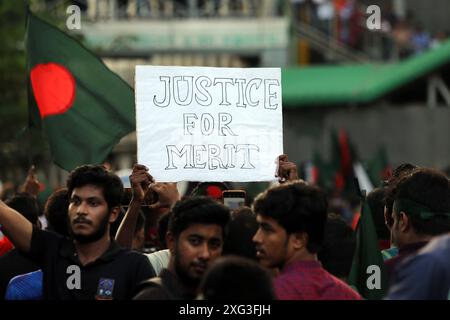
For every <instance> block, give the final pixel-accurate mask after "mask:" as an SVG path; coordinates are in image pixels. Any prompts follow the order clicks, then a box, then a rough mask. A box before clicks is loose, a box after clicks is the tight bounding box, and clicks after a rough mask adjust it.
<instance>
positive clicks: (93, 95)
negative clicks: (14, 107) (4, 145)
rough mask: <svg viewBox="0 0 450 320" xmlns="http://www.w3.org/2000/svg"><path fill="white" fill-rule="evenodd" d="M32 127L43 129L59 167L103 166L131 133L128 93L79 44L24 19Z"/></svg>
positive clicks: (131, 104) (132, 123)
mask: <svg viewBox="0 0 450 320" xmlns="http://www.w3.org/2000/svg"><path fill="white" fill-rule="evenodd" d="M26 51H27V71H28V96H29V114H30V126H35V127H42V128H43V129H44V131H45V133H46V135H47V138H48V141H49V144H50V149H51V152H52V156H53V159H54V161H55V163H56V164H57V165H59V166H60V167H62V168H64V169H66V170H72V169H73V168H75V167H76V166H78V165H81V164H87V163H93V164H99V163H102V162H103V161H104V160H105V158H106V157H107V156H108V154H109V153H110V152H111V150H112V148H113V147H114V146H115V145H116V144H117V143H118V142H119V140H120V139H121V138H122V137H123V136H125V135H126V134H128V133H129V132H131V131H133V130H135V112H134V94H133V90H132V88H131V87H130V86H129V85H128V84H127V83H125V82H124V81H123V80H122V79H121V78H120V77H119V76H117V75H116V74H114V73H113V72H111V71H110V70H109V69H108V68H107V67H106V66H105V64H104V63H103V62H102V61H101V60H100V59H99V58H98V57H96V56H95V55H94V54H93V53H91V52H90V51H89V50H87V49H86V48H85V47H83V46H82V45H81V44H80V43H79V42H78V41H77V40H75V39H73V38H72V37H70V36H68V35H66V34H65V33H63V32H62V31H60V30H59V29H57V28H56V27H54V26H52V25H50V24H48V23H46V22H45V21H43V20H41V19H39V18H38V17H36V16H34V15H33V14H32V13H31V12H30V13H28V17H27V28H26Z"/></svg>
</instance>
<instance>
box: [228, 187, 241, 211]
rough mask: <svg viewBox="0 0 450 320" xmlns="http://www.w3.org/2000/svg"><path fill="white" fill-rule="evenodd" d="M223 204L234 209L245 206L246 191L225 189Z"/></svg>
mask: <svg viewBox="0 0 450 320" xmlns="http://www.w3.org/2000/svg"><path fill="white" fill-rule="evenodd" d="M223 204H224V205H226V206H227V207H228V208H230V209H232V210H234V209H238V208H240V207H243V206H245V191H243V190H234V191H233V190H227V191H224V192H223Z"/></svg>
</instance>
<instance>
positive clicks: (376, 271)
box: [348, 197, 387, 300]
mask: <svg viewBox="0 0 450 320" xmlns="http://www.w3.org/2000/svg"><path fill="white" fill-rule="evenodd" d="M348 282H349V284H350V285H352V286H353V287H354V288H356V289H357V290H358V292H359V294H360V295H361V296H363V297H364V298H366V299H369V300H378V299H382V298H383V297H384V295H385V293H386V289H387V278H386V274H385V271H384V262H383V257H382V255H381V251H380V248H379V245H378V238H377V234H376V230H375V225H374V223H373V218H372V213H371V211H370V207H369V205H368V203H367V201H366V200H365V197H363V199H362V204H361V217H360V219H359V223H358V226H357V229H356V250H355V254H354V256H353V262H352V268H351V270H350V275H349V278H348Z"/></svg>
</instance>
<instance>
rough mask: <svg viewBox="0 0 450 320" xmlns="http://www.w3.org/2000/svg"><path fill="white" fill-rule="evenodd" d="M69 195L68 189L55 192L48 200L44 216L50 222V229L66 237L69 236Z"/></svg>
mask: <svg viewBox="0 0 450 320" xmlns="http://www.w3.org/2000/svg"><path fill="white" fill-rule="evenodd" d="M68 209H69V195H68V192H67V188H61V189H58V190H56V191H55V192H53V193H52V194H51V195H50V197H49V198H48V199H47V202H46V203H45V207H44V214H45V217H46V218H47V221H48V229H49V230H52V231H54V232H57V233H59V234H62V235H64V236H67V237H68V236H69V229H68V225H69V224H68V222H69V221H68V220H69V218H68V215H67V210H68Z"/></svg>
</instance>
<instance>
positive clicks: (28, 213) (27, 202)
mask: <svg viewBox="0 0 450 320" xmlns="http://www.w3.org/2000/svg"><path fill="white" fill-rule="evenodd" d="M5 203H6V204H7V205H8V206H10V207H11V208H13V209H14V210H16V211H17V212H19V213H20V214H21V215H23V216H24V217H25V218H26V219H27V220H28V221H30V222H31V223H32V224H34V225H38V219H39V216H40V213H41V212H40V209H39V202H38V201H37V200H36V198H34V197H33V196H31V195H30V194H28V193H25V192H20V193H16V194H15V195H14V196H13V197H12V198H10V199H8V200H6V201H5Z"/></svg>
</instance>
